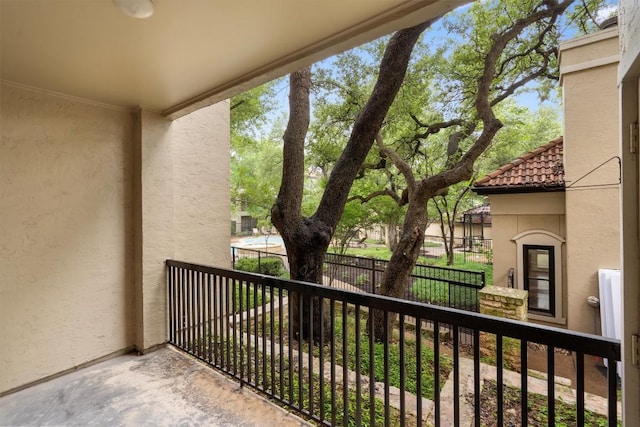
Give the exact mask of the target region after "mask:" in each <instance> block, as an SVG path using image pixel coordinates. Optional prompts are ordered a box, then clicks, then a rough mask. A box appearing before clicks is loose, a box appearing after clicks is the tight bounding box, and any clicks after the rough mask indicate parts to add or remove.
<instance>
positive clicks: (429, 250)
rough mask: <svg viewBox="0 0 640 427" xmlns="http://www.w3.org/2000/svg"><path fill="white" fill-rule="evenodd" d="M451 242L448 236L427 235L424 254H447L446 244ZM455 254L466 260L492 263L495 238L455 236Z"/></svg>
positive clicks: (436, 256) (461, 259) (434, 255)
mask: <svg viewBox="0 0 640 427" xmlns="http://www.w3.org/2000/svg"><path fill="white" fill-rule="evenodd" d="M445 239H446V240H447V242H445ZM449 243H450V242H449V238H448V237H442V236H425V237H424V244H423V246H422V256H424V257H427V258H440V257H443V256H446V254H447V251H446V247H447V246H446V245H449ZM453 255H454V257H455V258H457V259H458V260H460V261H464V262H479V263H483V264H491V263H493V240H491V239H485V238H482V237H454V238H453Z"/></svg>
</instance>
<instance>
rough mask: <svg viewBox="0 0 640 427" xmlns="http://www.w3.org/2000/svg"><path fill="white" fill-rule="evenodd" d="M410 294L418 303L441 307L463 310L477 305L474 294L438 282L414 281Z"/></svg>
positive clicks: (459, 287)
mask: <svg viewBox="0 0 640 427" xmlns="http://www.w3.org/2000/svg"><path fill="white" fill-rule="evenodd" d="M411 292H412V293H413V295H414V296H415V297H416V299H417V300H418V301H421V302H426V303H429V304H435V305H440V306H443V307H454V308H461V309H465V308H468V307H476V305H477V304H478V295H477V293H476V292H474V291H472V290H467V289H466V288H465V287H463V286H458V285H449V283H448V282H442V281H440V280H433V279H416V280H414V281H413V283H412V285H411Z"/></svg>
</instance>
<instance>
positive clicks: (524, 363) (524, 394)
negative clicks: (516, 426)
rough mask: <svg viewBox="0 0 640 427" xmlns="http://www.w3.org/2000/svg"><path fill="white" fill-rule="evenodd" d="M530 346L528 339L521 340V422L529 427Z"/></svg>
mask: <svg viewBox="0 0 640 427" xmlns="http://www.w3.org/2000/svg"><path fill="white" fill-rule="evenodd" d="M528 350H529V346H528V344H527V341H526V340H521V341H520V393H521V395H520V415H521V416H520V424H521V425H522V426H523V427H527V425H528V424H529V381H528V379H529V367H528V360H529V358H528V354H527V352H528Z"/></svg>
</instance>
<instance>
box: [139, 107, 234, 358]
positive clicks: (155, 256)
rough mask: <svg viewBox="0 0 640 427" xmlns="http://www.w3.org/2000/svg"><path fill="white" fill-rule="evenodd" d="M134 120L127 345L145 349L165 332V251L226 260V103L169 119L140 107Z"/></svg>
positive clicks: (198, 258)
mask: <svg viewBox="0 0 640 427" xmlns="http://www.w3.org/2000/svg"><path fill="white" fill-rule="evenodd" d="M134 120H135V123H136V136H135V137H134V146H135V153H136V154H135V155H136V158H139V159H140V161H139V163H137V166H136V167H135V172H134V176H135V181H134V182H135V185H134V188H135V191H136V195H137V196H136V208H135V218H136V222H137V223H138V224H139V226H138V228H139V230H140V232H139V233H137V237H136V239H135V253H136V259H137V262H136V266H137V268H136V274H135V289H136V310H135V314H136V318H135V331H136V333H135V345H136V347H137V348H138V349H139V350H140V351H145V350H147V349H149V348H153V347H154V346H156V345H158V344H161V343H163V342H164V341H165V340H166V337H167V330H166V289H165V288H166V279H165V273H164V262H165V260H166V259H169V258H171V259H178V260H182V261H189V262H195V263H203V264H207V265H216V266H219V267H224V268H229V267H230V266H231V257H230V250H229V244H230V229H229V218H230V211H231V206H230V193H229V192H230V183H229V177H230V172H229V167H230V166H229V165H230V163H229V162H230V157H229V104H228V102H226V101H224V102H220V103H218V104H215V105H212V106H210V107H207V108H204V109H202V110H199V111H196V112H194V113H191V114H190V115H187V116H183V117H181V118H180V119H178V120H175V121H173V122H172V121H169V120H166V119H164V118H162V117H161V116H160V115H159V114H157V113H153V112H148V111H138V112H137V113H136V115H135V117H134Z"/></svg>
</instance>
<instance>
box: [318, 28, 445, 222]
mask: <svg viewBox="0 0 640 427" xmlns="http://www.w3.org/2000/svg"><path fill="white" fill-rule="evenodd" d="M437 19H439V18H436V19H433V20H431V21H428V22H424V23H422V24H419V25H416V26H414V27H411V28H407V29H404V30H400V31H398V32H396V33H395V34H394V35H393V36H392V37H391V39H390V40H389V44H388V45H387V48H386V49H385V53H384V56H383V57H382V61H381V63H380V71H379V73H378V79H377V81H376V83H375V86H374V88H373V91H372V93H371V96H370V97H369V100H368V101H367V103H366V104H365V106H364V108H363V109H362V110H361V111H360V113H359V114H358V117H357V118H356V120H355V122H354V125H353V128H352V131H351V136H350V137H349V141H348V142H347V146H346V147H345V149H344V151H343V152H342V154H341V156H340V158H339V159H338V161H337V162H336V164H335V165H334V168H333V171H332V173H331V176H330V177H329V180H328V181H327V186H326V188H325V191H324V193H323V195H322V199H321V200H320V204H319V205H318V209H317V211H316V213H315V214H314V216H313V218H314V219H315V220H318V221H321V222H323V223H325V224H327V225H329V226H330V227H332V228H335V226H336V224H337V223H338V221H339V220H340V217H341V215H342V212H343V211H344V205H345V203H346V200H347V197H348V194H349V191H350V190H351V186H352V185H353V181H354V179H355V177H356V175H357V173H358V171H359V170H360V167H361V166H362V163H363V162H364V160H365V158H366V156H367V154H368V152H369V150H370V149H371V146H372V145H373V141H374V138H375V136H376V135H377V134H378V132H379V131H380V127H381V126H382V123H383V120H384V118H385V116H386V115H387V112H388V111H389V107H390V106H391V104H392V103H393V100H394V99H395V96H396V94H397V93H398V90H399V89H400V86H401V85H402V81H403V80H404V76H405V74H406V71H407V67H408V64H409V60H410V59H411V53H412V51H413V47H414V45H415V44H416V42H417V40H418V37H419V36H420V35H421V34H422V33H423V32H424V30H426V29H427V28H428V27H429V26H430V25H431V24H432V23H433V22H435V21H436V20H437Z"/></svg>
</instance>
